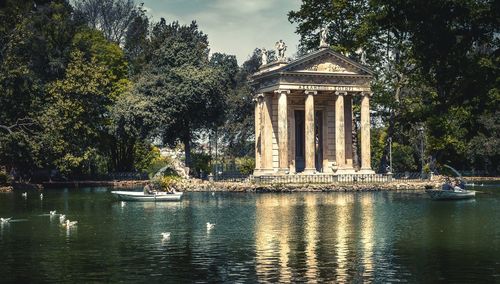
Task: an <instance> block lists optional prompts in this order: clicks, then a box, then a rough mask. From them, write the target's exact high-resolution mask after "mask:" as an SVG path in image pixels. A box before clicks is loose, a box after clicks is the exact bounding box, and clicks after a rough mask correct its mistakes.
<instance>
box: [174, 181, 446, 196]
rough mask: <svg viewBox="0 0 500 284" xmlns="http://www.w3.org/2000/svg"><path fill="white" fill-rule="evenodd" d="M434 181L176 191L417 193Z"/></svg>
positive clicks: (210, 186) (235, 185)
mask: <svg viewBox="0 0 500 284" xmlns="http://www.w3.org/2000/svg"><path fill="white" fill-rule="evenodd" d="M440 186H441V183H440V182H436V181H424V182H420V181H419V182H397V181H396V182H388V183H351V184H348V183H328V184H254V183H248V182H203V183H182V184H179V185H177V186H176V190H178V191H183V192H286V193H289V192H372V191H400V192H401V191H406V192H409V191H418V192H424V191H425V189H428V188H436V187H440Z"/></svg>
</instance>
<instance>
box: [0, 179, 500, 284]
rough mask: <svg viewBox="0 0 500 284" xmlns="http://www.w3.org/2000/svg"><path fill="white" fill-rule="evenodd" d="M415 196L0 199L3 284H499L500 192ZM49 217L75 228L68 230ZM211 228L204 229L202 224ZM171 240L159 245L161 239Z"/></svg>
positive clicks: (102, 192) (83, 192)
mask: <svg viewBox="0 0 500 284" xmlns="http://www.w3.org/2000/svg"><path fill="white" fill-rule="evenodd" d="M476 189H478V190H481V191H483V192H484V193H481V194H478V195H477V197H476V199H475V200H469V201H432V200H430V199H429V198H428V197H427V196H426V195H423V194H415V193H387V192H373V193H293V194H267V193H266V194H252V193H220V192H216V193H215V194H214V195H212V194H211V193H186V194H185V196H184V198H183V200H182V202H178V203H156V204H155V203H139V202H135V203H134V202H126V203H121V202H119V201H115V200H114V199H113V197H112V195H111V194H110V193H109V191H108V190H109V189H106V188H94V189H90V188H85V189H78V190H76V189H71V190H63V189H61V190H49V191H47V190H46V191H44V197H43V200H41V199H40V197H39V195H38V194H35V193H31V194H29V196H28V197H27V199H24V198H23V197H22V196H21V193H20V192H16V193H10V194H0V217H13V220H14V221H12V222H11V223H9V224H2V225H1V227H0V275H1V276H0V282H16V283H27V282H70V281H71V282H96V281H99V282H146V281H154V282H168V283H179V282H207V281H209V282H228V283H242V282H246V283H248V282H269V283H276V282H285V283H288V282H357V283H359V282H377V283H385V282H399V281H402V282H420V283H430V282H448V283H458V282H470V283H479V282H484V283H495V282H496V283H499V282H500V186H499V185H496V186H485V187H477V188H476ZM50 210H57V212H58V213H59V212H60V213H64V214H66V216H67V217H68V218H69V219H71V220H77V221H78V224H77V226H76V227H75V228H71V229H69V230H67V229H65V228H63V227H61V226H60V224H59V217H58V216H52V217H50V216H49V215H48V212H49V211H50ZM207 222H211V223H215V227H214V228H213V229H211V230H207V227H206V223H207ZM162 232H170V234H171V235H170V238H169V239H166V240H162V236H161V233H162Z"/></svg>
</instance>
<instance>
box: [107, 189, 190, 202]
mask: <svg viewBox="0 0 500 284" xmlns="http://www.w3.org/2000/svg"><path fill="white" fill-rule="evenodd" d="M111 194H113V195H114V196H116V197H117V198H118V199H120V200H123V201H149V202H158V201H180V200H181V197H182V192H175V193H166V192H157V193H155V194H144V192H142V191H111Z"/></svg>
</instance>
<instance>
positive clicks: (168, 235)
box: [161, 232, 170, 240]
mask: <svg viewBox="0 0 500 284" xmlns="http://www.w3.org/2000/svg"><path fill="white" fill-rule="evenodd" d="M161 236H162V239H163V240H168V239H170V232H165V233H161Z"/></svg>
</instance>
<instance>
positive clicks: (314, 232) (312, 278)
mask: <svg viewBox="0 0 500 284" xmlns="http://www.w3.org/2000/svg"><path fill="white" fill-rule="evenodd" d="M317 200H318V198H317V196H314V195H306V196H305V198H304V202H305V206H306V209H305V215H306V216H305V219H304V226H305V232H306V233H305V242H306V248H305V254H306V275H305V277H306V279H307V281H309V282H310V283H317V277H318V260H317V251H316V249H317V242H318V238H319V235H318V204H317Z"/></svg>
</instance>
